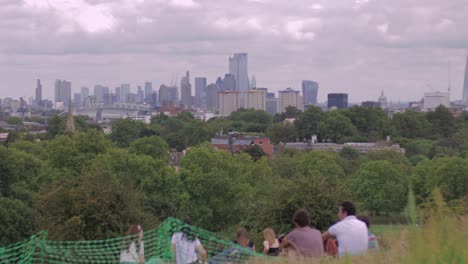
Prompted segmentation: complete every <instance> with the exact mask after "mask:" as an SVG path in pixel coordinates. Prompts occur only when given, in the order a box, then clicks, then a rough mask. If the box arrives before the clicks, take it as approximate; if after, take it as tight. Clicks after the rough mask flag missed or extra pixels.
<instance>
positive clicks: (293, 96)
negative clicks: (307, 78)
mask: <svg viewBox="0 0 468 264" xmlns="http://www.w3.org/2000/svg"><path fill="white" fill-rule="evenodd" d="M288 106H293V107H296V108H297V109H299V110H302V109H303V102H302V98H301V96H300V94H299V91H295V90H293V89H291V88H287V89H286V90H284V91H279V98H278V113H284V112H286V108H287V107H288Z"/></svg>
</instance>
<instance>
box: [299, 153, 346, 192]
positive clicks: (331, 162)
mask: <svg viewBox="0 0 468 264" xmlns="http://www.w3.org/2000/svg"><path fill="white" fill-rule="evenodd" d="M298 173H299V174H300V175H303V176H306V177H311V178H316V177H322V178H324V179H326V181H328V182H329V183H333V184H336V185H340V183H342V182H343V180H344V179H345V172H344V170H343V168H342V167H341V166H340V164H339V163H338V155H337V154H336V153H334V152H327V151H311V152H308V153H306V154H304V155H302V156H301V161H300V163H299V168H298Z"/></svg>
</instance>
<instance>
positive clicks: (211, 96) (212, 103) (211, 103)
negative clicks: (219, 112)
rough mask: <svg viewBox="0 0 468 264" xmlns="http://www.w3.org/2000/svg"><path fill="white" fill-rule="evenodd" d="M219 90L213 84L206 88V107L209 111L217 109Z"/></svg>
mask: <svg viewBox="0 0 468 264" xmlns="http://www.w3.org/2000/svg"><path fill="white" fill-rule="evenodd" d="M219 89H220V88H219V87H218V85H217V84H214V83H212V84H210V85H208V86H207V87H206V107H208V108H209V109H218V100H219V98H218V92H219Z"/></svg>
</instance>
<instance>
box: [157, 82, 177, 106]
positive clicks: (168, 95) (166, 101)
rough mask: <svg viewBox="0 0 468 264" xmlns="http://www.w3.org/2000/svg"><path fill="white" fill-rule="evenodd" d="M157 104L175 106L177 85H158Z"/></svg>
mask: <svg viewBox="0 0 468 264" xmlns="http://www.w3.org/2000/svg"><path fill="white" fill-rule="evenodd" d="M159 105H160V106H176V105H177V87H176V86H166V85H164V84H162V85H161V86H160V87H159Z"/></svg>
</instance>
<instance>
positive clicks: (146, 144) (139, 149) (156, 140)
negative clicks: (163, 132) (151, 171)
mask: <svg viewBox="0 0 468 264" xmlns="http://www.w3.org/2000/svg"><path fill="white" fill-rule="evenodd" d="M129 152H130V153H135V154H140V155H148V156H150V157H152V158H154V159H160V160H163V161H168V159H169V145H167V143H166V142H165V141H164V140H162V139H161V138H160V137H158V136H152V137H143V138H140V139H137V140H136V141H134V142H132V143H131V144H130V147H129Z"/></svg>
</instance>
